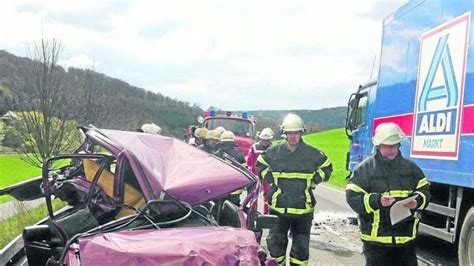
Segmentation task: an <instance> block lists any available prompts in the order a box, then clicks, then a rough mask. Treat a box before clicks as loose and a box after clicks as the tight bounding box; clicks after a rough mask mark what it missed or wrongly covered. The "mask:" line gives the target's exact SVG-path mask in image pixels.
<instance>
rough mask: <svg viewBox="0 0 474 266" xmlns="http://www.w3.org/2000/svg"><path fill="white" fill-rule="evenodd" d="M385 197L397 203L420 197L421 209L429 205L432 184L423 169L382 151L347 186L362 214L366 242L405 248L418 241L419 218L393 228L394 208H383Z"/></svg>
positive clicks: (349, 196)
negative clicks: (392, 216) (405, 245)
mask: <svg viewBox="0 0 474 266" xmlns="http://www.w3.org/2000/svg"><path fill="white" fill-rule="evenodd" d="M382 195H389V196H392V197H395V199H396V200H401V199H405V198H407V197H409V196H413V195H418V197H417V203H418V204H417V209H418V210H423V209H424V208H426V206H427V205H428V202H429V198H430V194H429V182H428V180H427V179H426V178H425V176H424V174H423V172H422V170H421V169H420V168H419V167H418V166H417V165H416V164H414V163H413V162H411V161H409V160H407V159H405V158H403V157H402V156H401V154H399V155H398V156H397V157H396V158H395V159H394V160H388V159H386V158H383V157H382V156H381V155H380V154H379V153H378V152H377V154H376V155H374V156H372V157H370V158H368V159H366V160H365V161H363V162H362V163H360V165H358V166H357V167H356V169H354V172H353V173H352V176H351V179H350V180H349V183H348V184H347V186H346V199H347V202H348V203H349V205H350V206H351V208H352V209H353V210H354V211H356V212H357V213H358V214H359V218H360V225H359V227H360V233H361V235H360V236H361V239H362V240H363V241H367V242H371V243H378V244H381V245H391V246H393V245H403V244H405V243H408V242H410V241H412V240H414V239H415V238H416V235H417V230H418V223H419V219H417V218H414V217H413V215H412V216H410V217H408V218H406V219H404V220H402V221H401V222H399V223H397V224H395V225H391V222H390V207H382V206H381V202H380V198H381V197H382Z"/></svg>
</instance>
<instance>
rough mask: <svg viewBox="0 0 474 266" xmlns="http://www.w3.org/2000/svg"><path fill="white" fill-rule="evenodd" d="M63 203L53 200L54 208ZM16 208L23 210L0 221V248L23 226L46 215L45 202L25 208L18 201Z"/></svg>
mask: <svg viewBox="0 0 474 266" xmlns="http://www.w3.org/2000/svg"><path fill="white" fill-rule="evenodd" d="M65 205H66V204H65V203H64V202H61V201H60V200H54V201H53V209H54V210H59V209H60V208H62V207H64V206H65ZM17 208H20V209H23V211H22V212H20V213H19V214H18V215H15V216H13V217H10V218H7V219H5V220H2V221H0V228H1V231H2V233H1V234H0V249H2V248H3V247H4V246H5V245H7V244H8V243H9V242H10V241H12V240H13V239H14V238H15V237H17V236H18V235H19V234H21V232H22V230H23V228H24V227H25V226H29V225H33V224H35V223H37V222H38V221H40V220H41V219H43V218H45V217H46V216H47V215H48V210H47V208H46V204H42V205H40V206H38V207H36V208H33V209H27V208H25V207H24V206H23V205H22V204H21V203H20V202H18V207H17Z"/></svg>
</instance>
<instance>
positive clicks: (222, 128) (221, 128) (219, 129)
mask: <svg viewBox="0 0 474 266" xmlns="http://www.w3.org/2000/svg"><path fill="white" fill-rule="evenodd" d="M215 130H217V131H219V132H220V133H221V134H222V133H224V131H226V130H225V128H224V127H216V128H215Z"/></svg>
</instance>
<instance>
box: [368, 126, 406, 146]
mask: <svg viewBox="0 0 474 266" xmlns="http://www.w3.org/2000/svg"><path fill="white" fill-rule="evenodd" d="M404 137H405V134H403V131H402V130H401V129H400V127H399V126H398V125H397V124H395V123H382V124H380V125H378V126H377V128H376V129H375V134H374V137H373V138H372V142H373V143H374V145H375V146H378V145H380V144H385V145H395V144H398V143H400V142H401V141H402V140H403V138H404Z"/></svg>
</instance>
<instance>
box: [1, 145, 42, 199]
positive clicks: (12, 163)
mask: <svg viewBox="0 0 474 266" xmlns="http://www.w3.org/2000/svg"><path fill="white" fill-rule="evenodd" d="M40 175H41V169H40V168H37V167H34V166H31V165H29V164H27V163H25V162H24V161H22V160H21V159H20V157H19V156H18V155H11V154H9V155H0V189H2V188H5V187H8V186H10V185H12V184H15V183H18V182H21V181H24V180H27V179H30V178H32V177H36V176H40ZM11 199H12V198H11V197H10V196H0V203H2V202H5V201H9V200H11Z"/></svg>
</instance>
